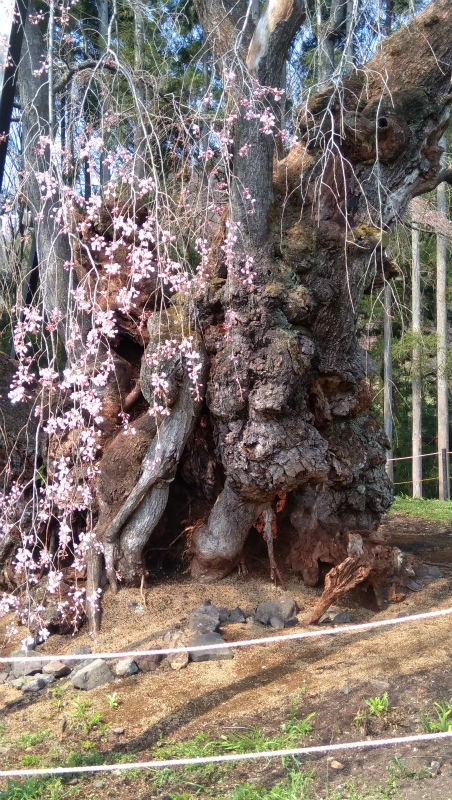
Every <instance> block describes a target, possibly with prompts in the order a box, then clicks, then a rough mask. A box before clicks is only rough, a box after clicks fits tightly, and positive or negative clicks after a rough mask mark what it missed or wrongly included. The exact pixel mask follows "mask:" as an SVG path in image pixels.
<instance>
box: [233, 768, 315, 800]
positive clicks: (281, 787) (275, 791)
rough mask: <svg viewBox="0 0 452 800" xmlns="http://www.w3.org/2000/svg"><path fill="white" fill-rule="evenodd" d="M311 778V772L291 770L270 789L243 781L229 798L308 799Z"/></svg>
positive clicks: (243, 799) (246, 799) (238, 799)
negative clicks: (280, 781)
mask: <svg viewBox="0 0 452 800" xmlns="http://www.w3.org/2000/svg"><path fill="white" fill-rule="evenodd" d="M312 778H313V773H312V772H310V773H307V772H303V771H302V770H292V771H291V772H290V773H289V774H288V776H287V778H286V780H285V781H284V782H282V783H278V784H276V786H272V787H271V789H265V788H264V787H263V786H259V785H258V786H254V785H252V784H250V783H243V784H241V785H240V786H237V787H236V788H235V789H233V790H232V792H231V794H230V795H229V800H309V797H310V794H309V788H310V785H311V782H312Z"/></svg>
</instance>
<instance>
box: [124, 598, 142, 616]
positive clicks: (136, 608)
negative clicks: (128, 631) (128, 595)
mask: <svg viewBox="0 0 452 800" xmlns="http://www.w3.org/2000/svg"><path fill="white" fill-rule="evenodd" d="M126 608H128V610H129V611H132V613H133V614H144V606H143V605H142V604H141V603H137V602H136V600H126Z"/></svg>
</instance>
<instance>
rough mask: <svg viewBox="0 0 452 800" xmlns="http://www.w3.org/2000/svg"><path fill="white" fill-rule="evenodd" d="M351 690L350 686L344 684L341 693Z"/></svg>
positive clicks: (347, 692)
mask: <svg viewBox="0 0 452 800" xmlns="http://www.w3.org/2000/svg"><path fill="white" fill-rule="evenodd" d="M350 692H351V689H350V686H343V687H342V689H340V693H341V694H350Z"/></svg>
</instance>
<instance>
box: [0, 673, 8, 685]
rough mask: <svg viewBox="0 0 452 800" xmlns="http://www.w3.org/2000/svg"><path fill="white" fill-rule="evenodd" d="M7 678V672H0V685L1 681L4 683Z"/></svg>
mask: <svg viewBox="0 0 452 800" xmlns="http://www.w3.org/2000/svg"><path fill="white" fill-rule="evenodd" d="M7 678H8V673H7V672H0V686H1V685H2V683H6V681H7Z"/></svg>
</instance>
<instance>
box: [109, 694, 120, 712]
mask: <svg viewBox="0 0 452 800" xmlns="http://www.w3.org/2000/svg"><path fill="white" fill-rule="evenodd" d="M107 700H108V705H109V706H110V708H118V706H119V696H118V692H113V694H109V695H107Z"/></svg>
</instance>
